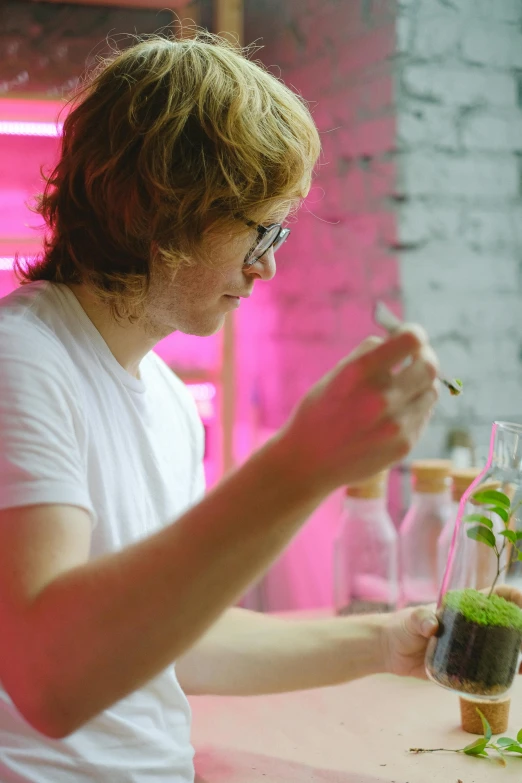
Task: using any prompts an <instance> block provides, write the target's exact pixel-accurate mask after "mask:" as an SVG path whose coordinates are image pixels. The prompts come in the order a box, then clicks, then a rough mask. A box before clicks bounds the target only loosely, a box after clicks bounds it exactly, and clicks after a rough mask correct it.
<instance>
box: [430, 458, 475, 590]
mask: <svg viewBox="0 0 522 783" xmlns="http://www.w3.org/2000/svg"><path fill="white" fill-rule="evenodd" d="M478 475H480V468H459V469H457V470H455V469H453V470H452V471H451V481H452V486H451V495H452V504H451V515H450V517H449V519H448V521H447V523H446V525H445V526H444V528H443V530H442V533H441V534H440V536H439V540H438V541H437V584H438V585H439V587H440V585H441V584H442V579H443V577H444V572H445V570H446V564H447V562H448V555H449V551H450V546H451V540H452V538H453V531H454V530H455V525H456V523H457V516H458V513H459V505H460V501H461V498H462V496H463V494H464V492H465V491H466V490H467V489H468V487H469V486H470V485H471V484H472V483H473V481H475V479H476V478H477V476H478ZM470 513H471V512H470ZM470 544H471V541H470ZM463 578H464V579H465V576H464V577H463Z"/></svg>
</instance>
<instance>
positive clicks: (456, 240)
mask: <svg viewBox="0 0 522 783" xmlns="http://www.w3.org/2000/svg"><path fill="white" fill-rule="evenodd" d="M521 20H522V0H495V2H488V1H487V0H458V2H457V1H456V2H447V3H446V2H445V3H443V2H435V1H432V0H411V1H410V2H408V3H401V4H400V8H399V10H398V20H397V24H398V29H400V28H402V29H406V28H407V29H408V30H409V37H408V38H407V40H405V39H404V37H403V40H402V41H401V49H400V57H399V58H398V59H397V70H396V73H395V80H396V82H395V85H396V89H395V112H396V120H397V141H398V144H397V146H398V152H397V156H396V164H397V177H398V183H399V184H398V187H399V189H400V193H401V197H402V199H403V201H402V202H401V203H400V205H399V206H398V210H397V214H398V225H399V228H398V232H399V245H400V248H401V252H400V271H401V274H400V278H401V294H402V298H403V302H404V307H405V314H406V316H407V317H408V318H410V319H412V320H419V321H421V322H422V323H423V324H424V325H425V327H426V328H427V330H428V331H429V333H430V334H431V335H432V337H433V342H434V345H435V347H436V349H437V350H438V352H439V354H440V358H441V362H442V365H443V367H444V369H445V371H446V372H447V373H448V374H453V375H456V376H458V377H461V378H462V379H463V380H464V384H465V394H464V395H463V396H462V398H459V399H449V398H446V396H445V395H443V398H442V400H441V404H440V406H439V409H438V411H437V414H436V416H435V418H434V420H433V422H432V424H431V426H430V429H429V431H428V433H427V434H426V436H425V438H424V439H423V441H422V442H421V443H420V444H419V447H418V449H417V454H418V455H422V456H441V455H442V454H443V453H444V450H445V448H446V441H447V433H448V430H449V429H451V428H452V427H459V428H467V429H469V430H470V431H471V433H472V435H473V437H474V439H475V441H476V442H477V444H478V446H479V451H480V453H481V455H482V456H484V455H485V453H486V447H487V444H488V442H489V430H490V427H491V422H492V420H494V419H502V418H505V419H511V420H515V421H520V420H522V411H521V408H520V394H521V388H522V333H521V332H520V328H519V326H518V323H519V319H520V316H519V313H520V312H521V308H522V292H521V278H520V256H521V252H522V229H521V228H520V218H521V215H522V193H521V170H520V153H521V151H522V108H521V107H522V99H521V98H522V96H521V90H520V77H519V69H520V68H521V63H522V32H521V27H520V23H521ZM433 37H438V39H439V40H437V41H431V43H430V38H433ZM412 117H413V119H412Z"/></svg>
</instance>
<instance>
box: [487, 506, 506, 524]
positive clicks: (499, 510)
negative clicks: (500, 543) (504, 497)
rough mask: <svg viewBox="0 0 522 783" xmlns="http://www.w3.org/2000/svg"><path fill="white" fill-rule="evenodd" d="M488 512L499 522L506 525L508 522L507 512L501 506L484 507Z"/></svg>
mask: <svg viewBox="0 0 522 783" xmlns="http://www.w3.org/2000/svg"><path fill="white" fill-rule="evenodd" d="M486 508H487V509H488V511H492V512H493V513H494V514H497V516H499V517H500V518H501V520H502V521H503V522H504V523H505V524H506V525H507V523H508V522H509V511H507V510H506V509H505V508H503V506H486Z"/></svg>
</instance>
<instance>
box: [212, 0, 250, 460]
mask: <svg viewBox="0 0 522 783" xmlns="http://www.w3.org/2000/svg"><path fill="white" fill-rule="evenodd" d="M213 10H214V30H215V32H216V33H221V34H222V35H224V36H226V37H227V38H229V39H230V40H232V41H234V42H237V43H238V44H239V45H240V46H241V45H242V44H243V35H244V34H243V0H214V9H213ZM222 385H223V393H222V410H221V422H222V426H223V472H224V473H227V472H228V471H229V470H231V469H232V468H233V467H234V462H235V459H234V423H235V414H236V400H235V392H236V352H235V329H234V316H233V313H228V315H227V317H226V319H225V327H224V333H223V371H222Z"/></svg>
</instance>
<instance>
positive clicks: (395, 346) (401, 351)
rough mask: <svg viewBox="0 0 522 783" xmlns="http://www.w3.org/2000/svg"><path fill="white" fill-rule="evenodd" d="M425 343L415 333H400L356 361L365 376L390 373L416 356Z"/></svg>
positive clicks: (409, 330) (410, 330) (410, 331)
mask: <svg viewBox="0 0 522 783" xmlns="http://www.w3.org/2000/svg"><path fill="white" fill-rule="evenodd" d="M425 346H426V343H425V342H424V340H423V339H422V338H421V336H420V334H418V333H417V331H413V330H412V329H408V330H406V331H401V332H400V333H397V334H396V335H393V337H390V338H389V339H388V340H386V342H384V343H382V344H381V345H379V346H377V347H376V348H374V350H373V351H369V352H368V353H365V354H364V355H363V356H361V357H360V358H359V359H358V362H359V364H360V366H361V369H362V371H363V373H364V374H366V375H367V376H372V375H379V374H383V373H386V374H388V373H390V372H391V371H392V370H393V369H394V368H395V367H397V365H400V364H402V363H403V362H405V361H406V359H409V358H411V357H413V356H417V355H418V354H419V353H420V352H421V351H422V349H423V348H424V347H425Z"/></svg>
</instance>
